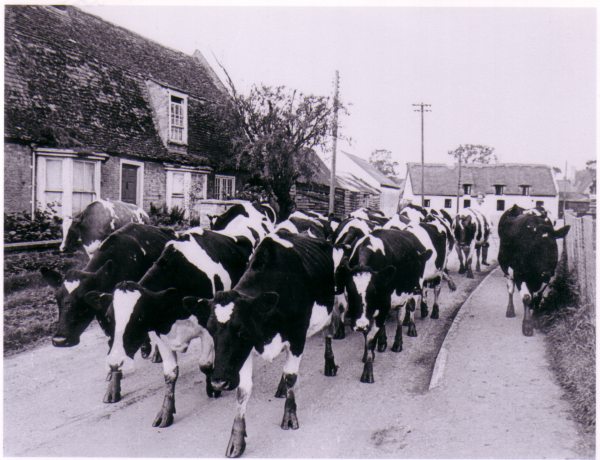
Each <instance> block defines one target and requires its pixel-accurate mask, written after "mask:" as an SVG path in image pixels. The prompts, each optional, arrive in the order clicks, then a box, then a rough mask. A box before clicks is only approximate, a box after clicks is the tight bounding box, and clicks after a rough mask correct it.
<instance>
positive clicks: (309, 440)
mask: <svg viewBox="0 0 600 460" xmlns="http://www.w3.org/2000/svg"><path fill="white" fill-rule="evenodd" d="M482 277H483V275H477V277H476V279H475V280H467V279H465V278H463V277H458V275H456V276H455V279H456V280H457V281H458V283H457V284H458V286H459V289H458V291H457V292H455V293H448V290H447V289H446V288H444V290H443V296H444V297H443V302H442V308H441V318H440V319H439V320H437V321H435V320H431V319H429V318H427V319H425V320H420V319H419V320H418V321H417V328H418V332H419V336H418V337H417V338H409V337H406V336H405V348H404V351H403V352H402V353H400V354H395V353H392V352H390V351H387V352H385V353H383V354H378V355H377V358H376V361H375V379H376V382H375V384H373V385H368V384H362V383H360V382H359V380H358V379H359V376H360V373H361V370H362V364H361V362H360V356H361V354H362V338H361V336H359V335H358V334H349V335H348V337H347V338H346V340H344V341H334V351H335V354H336V362H337V363H338V364H339V365H340V371H339V373H338V376H337V377H335V378H330V377H325V376H323V358H322V356H323V349H324V347H323V342H322V339H321V338H320V337H315V338H313V339H311V340H309V342H308V344H307V350H306V353H305V356H304V359H303V362H302V366H301V373H300V380H299V386H298V391H297V403H298V417H299V421H300V429H299V430H297V431H283V430H281V429H280V428H279V423H280V421H281V416H282V414H283V401H282V400H280V399H276V398H274V397H273V394H274V392H275V389H276V386H277V383H278V380H279V376H280V373H281V365H282V359H281V358H278V359H277V360H276V361H275V362H274V363H273V364H267V363H261V361H260V360H257V361H256V362H257V363H259V364H258V365H257V366H256V367H255V372H254V375H255V391H254V393H253V395H252V398H251V400H250V403H249V405H248V414H247V429H248V439H247V442H248V446H247V449H246V453H245V456H247V457H338V458H356V457H363V458H365V457H370V458H375V457H376V458H384V457H387V458H394V457H395V458H398V457H403V458H416V457H429V458H436V457H438V458H442V457H445V458H447V457H461V456H465V457H473V456H486V457H487V456H500V457H503V456H513V455H509V454H511V452H514V453H516V456H523V457H526V456H531V455H527V454H530V453H539V452H541V451H539V450H536V449H535V448H532V449H529V450H519V449H518V448H517V447H514V449H513V450H511V449H512V447H510V446H512V444H511V443H517V442H518V443H519V444H518V445H519V446H520V445H522V444H523V443H525V444H527V443H529V442H536V439H538V437H539V436H538V435H539V433H538V432H537V428H536V427H539V429H540V430H544V431H546V432H549V433H555V434H553V435H552V436H551V437H552V438H553V439H550V441H551V443H550V444H549V446H550V447H549V448H548V449H547V450H546V451H547V452H555V453H557V455H558V456H562V454H563V453H565V454H566V453H568V452H573V451H572V450H571V448H570V446H571V445H572V444H573V443H574V442H575V440H576V433H575V431H574V428H573V426H572V425H571V424H569V423H566V424H564V423H562V422H563V421H564V419H565V417H566V414H565V412H564V411H565V407H564V403H563V402H561V401H560V399H559V396H560V394H559V391H558V389H557V388H556V387H555V386H550V387H548V384H547V381H548V380H551V379H549V378H548V375H547V369H545V368H544V366H545V365H544V364H539V363H538V358H537V357H536V356H537V355H533V354H532V353H531V352H532V350H533V351H534V352H535V353H537V354H542V355H543V348H542V345H541V338H539V337H534V338H532V339H526V338H522V337H520V336H519V335H518V334H517V332H518V333H519V334H520V327H519V325H518V323H517V321H516V320H512V321H509V320H506V319H505V318H504V317H503V315H502V310H501V309H500V310H499V311H496V310H497V309H496V307H494V306H492V303H493V302H502V299H503V296H501V295H499V294H498V293H497V292H496V291H495V290H494V295H493V296H490V295H488V294H485V292H486V291H487V290H485V291H482V294H481V295H482V296H483V297H478V298H477V299H478V300H477V302H478V303H481V304H482V305H483V304H486V303H490V307H489V310H490V312H492V311H494V313H493V314H492V313H489V314H490V324H491V323H493V324H500V325H501V326H497V325H496V326H493V328H492V329H491V331H490V333H489V334H486V333H485V328H480V329H481V330H480V331H479V334H480V335H479V336H478V338H477V339H476V341H475V342H472V343H470V344H466V345H464V347H463V348H461V345H460V344H459V342H457V343H456V346H455V348H456V349H455V350H454V348H453V351H452V353H453V356H454V355H456V356H459V357H461V356H462V357H463V358H464V357H465V356H466V357H469V358H467V359H468V360H470V359H471V357H473V358H475V357H477V359H480V358H481V357H482V356H484V357H486V360H485V361H486V362H492V363H495V368H496V372H497V375H490V374H486V373H485V372H484V371H483V370H481V369H479V368H478V367H477V366H478V365H477V362H479V361H475V360H474V361H473V362H472V363H468V365H466V364H465V363H464V362H463V361H453V359H454V358H451V359H450V360H449V361H448V367H447V369H446V374H445V376H444V380H443V382H442V385H441V386H440V387H439V388H437V389H435V390H433V391H431V392H428V391H427V388H428V385H429V377H430V372H431V369H432V366H433V363H434V359H435V356H436V352H437V349H438V347H439V345H440V343H441V342H442V340H443V338H444V333H445V330H446V329H447V328H448V327H449V325H450V324H451V319H452V317H453V315H454V314H455V313H456V310H457V308H458V306H459V305H460V304H461V303H462V302H463V301H464V300H465V299H466V297H467V296H468V294H469V292H471V291H472V290H473V289H474V288H475V286H477V284H478V283H479V282H480V280H481V278H482ZM492 297H494V298H492ZM487 310H488V308H486V311H487ZM496 313H497V314H496ZM474 315H475V316H474V317H475V318H477V317H478V314H474ZM468 324H469V322H468V321H467V320H463V325H461V333H462V332H463V331H465V330H466V326H467V325H468ZM390 327H393V326H392V325H391V324H390ZM486 327H487V326H486ZM502 327H506V329H507V331H512V332H514V333H515V340H516V342H515V343H514V344H513V345H518V346H512V345H510V343H512V342H513V341H512V340H508V339H507V338H503V340H505V341H506V342H507V343H506V346H509V345H510V346H512V348H513V349H515V348H519V352H518V353H513V355H511V354H510V353H507V356H504V355H502V356H496V353H497V352H494V353H492V352H490V353H489V357H488V356H487V350H488V345H489V344H490V343H491V342H492V341H494V340H497V337H496V335H498V334H499V335H500V336H501V337H504V332H503V330H502V329H497V328H502ZM512 332H511V333H512ZM474 340H475V339H474ZM525 347H529V348H528V349H527V352H526V353H525V352H524V351H525ZM195 349H196V347H194V346H193V345H192V347H191V348H190V350H189V351H188V353H186V354H185V355H183V357H182V359H181V362H180V380H179V382H178V384H177V394H176V407H177V414H176V416H175V424H174V425H173V426H171V427H170V428H166V429H156V428H152V426H151V423H152V419H153V418H154V415H155V413H156V411H158V409H159V407H160V404H161V402H162V375H161V366H160V365H155V364H151V363H149V362H147V361H143V360H141V359H139V358H137V359H136V362H135V364H136V370H135V372H132V371H128V372H126V373H125V378H124V379H123V382H122V384H123V400H122V401H121V402H119V403H117V404H113V405H106V404H103V403H102V402H101V400H102V395H103V393H104V389H105V385H106V383H105V382H104V381H103V378H104V375H105V373H104V367H103V360H104V356H105V354H106V344H105V338H104V337H103V336H102V334H101V332H100V331H99V330H98V329H97V328H93V329H91V330H89V331H87V332H86V333H85V334H84V337H83V339H82V343H81V345H80V346H79V347H78V348H74V349H57V348H52V347H50V346H44V347H41V348H38V349H36V350H33V351H31V352H27V353H22V354H20V355H17V356H14V357H11V358H8V359H6V360H5V368H4V376H5V377H4V378H5V382H4V413H5V420H4V421H5V423H4V454H5V455H9V456H23V455H25V456H39V455H42V456H125V457H136V456H146V457H148V456H152V457H164V456H169V457H221V456H223V454H224V451H225V447H226V445H227V441H228V438H229V433H230V430H231V423H232V419H233V413H234V407H235V398H234V394H233V393H226V394H225V395H224V397H222V398H220V399H218V400H211V399H209V398H207V397H206V395H205V394H204V376H203V375H202V374H201V373H200V372H199V371H198V370H197V366H196V364H195V362H194V361H195V359H194V354H195V353H194V351H195ZM509 356H512V357H510V358H509ZM528 356H529V358H527V357H528ZM500 358H502V359H500ZM461 359H462V358H461ZM490 360H491V361H490ZM507 365H510V367H509V368H510V369H511V370H510V372H509V374H508V375H509V376H510V377H511V378H512V377H514V376H519V375H521V374H520V371H521V370H522V369H521V368H520V366H529V367H533V368H535V369H537V368H542V369H544V372H545V373H544V372H540V373H539V374H536V377H535V378H536V380H534V381H531V382H529V383H530V384H531V388H532V389H533V388H535V389H536V392H535V393H536V394H535V399H537V398H538V397H539V395H537V393H539V392H542V393H544V392H546V391H549V390H548V388H550V391H551V393H550V394H549V396H548V399H544V402H543V403H542V404H541V407H543V408H544V410H543V411H541V412H537V413H536V415H540V416H541V417H542V419H540V420H539V421H538V419H535V420H534V422H533V423H530V419H528V415H529V413H528V412H522V408H523V407H524V405H526V404H525V403H527V401H528V398H532V392H531V391H530V392H529V394H528V396H527V392H524V388H523V386H514V385H512V384H509V383H503V381H504V379H505V378H506V372H503V371H502V368H503V367H505V366H507ZM465 366H466V367H465ZM524 378H526V377H524ZM504 385H508V386H509V387H510V389H511V391H510V394H509V395H507V396H506V397H505V398H504V399H502V400H501V401H498V399H497V398H496V399H494V398H491V397H490V395H491V394H494V393H499V391H500V390H502V389H503V386H504ZM525 386H527V385H525ZM502 394H504V393H502ZM533 399H534V398H532V400H533ZM528 404H529V406H531V405H532V403H531V402H529V403H528ZM552 405H554V408H551V407H550V406H552ZM497 414H504V415H503V416H502V418H501V419H499V420H498V421H497V422H494V420H496V416H497ZM511 414H512V415H511ZM476 415H478V416H479V417H478V418H477V417H476ZM554 421H556V422H557V423H556V424H553V423H554ZM558 422H561V423H558ZM525 428H528V430H529V431H528V430H526V429H525ZM507 430H508V431H507ZM496 431H497V432H496ZM532 432H535V435H533V434H532ZM488 438H491V439H492V441H489V440H488ZM569 440H570V441H569ZM490 442H491V444H490ZM487 444H490V445H489V446H488V445H487ZM515 445H516V444H515ZM558 445H562V446H563V447H564V448H563V449H562V450H559V449H558V447H557V446H558ZM555 447H556V450H554V448H555ZM546 451H545V452H546ZM496 453H497V454H496ZM534 456H536V457H538V456H540V455H534ZM553 456H554V455H553Z"/></svg>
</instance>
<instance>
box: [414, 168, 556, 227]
mask: <svg viewBox="0 0 600 460" xmlns="http://www.w3.org/2000/svg"><path fill="white" fill-rule="evenodd" d="M424 171H425V175H424V178H425V181H424V192H425V193H424V198H425V206H426V207H428V208H436V209H442V208H443V209H446V210H448V211H450V212H456V209H457V193H458V195H459V197H458V209H463V208H476V209H480V210H481V211H482V212H483V213H484V214H485V215H487V216H490V218H493V220H494V221H497V220H498V219H499V218H500V215H501V214H502V213H503V212H504V211H505V210H506V209H508V208H510V207H511V206H513V205H514V204H517V205H519V206H521V207H523V208H531V207H535V206H544V207H545V208H546V209H548V210H549V211H550V212H551V213H553V215H554V216H558V187H557V185H556V182H555V179H554V176H553V174H552V169H551V168H550V166H547V165H538V164H518V163H497V164H469V165H463V166H462V168H461V177H460V183H459V177H458V166H457V165H447V164H443V163H426V164H425V167H424ZM403 199H404V200H406V201H410V202H414V203H417V204H421V164H420V163H408V165H407V175H406V185H405V188H404V194H403Z"/></svg>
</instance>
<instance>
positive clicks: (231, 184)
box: [215, 176, 235, 200]
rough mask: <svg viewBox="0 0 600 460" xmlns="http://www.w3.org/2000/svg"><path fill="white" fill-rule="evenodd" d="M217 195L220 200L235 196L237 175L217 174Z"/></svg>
mask: <svg viewBox="0 0 600 460" xmlns="http://www.w3.org/2000/svg"><path fill="white" fill-rule="evenodd" d="M215 196H216V197H217V199H219V200H226V199H228V198H233V197H234V196H235V177H234V176H216V177H215Z"/></svg>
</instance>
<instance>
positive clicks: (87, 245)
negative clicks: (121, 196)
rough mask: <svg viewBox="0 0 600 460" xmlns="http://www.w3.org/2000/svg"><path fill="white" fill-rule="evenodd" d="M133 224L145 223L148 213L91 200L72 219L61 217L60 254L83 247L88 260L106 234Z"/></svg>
mask: <svg viewBox="0 0 600 460" xmlns="http://www.w3.org/2000/svg"><path fill="white" fill-rule="evenodd" d="M130 222H135V223H139V224H149V223H150V219H149V217H148V214H146V213H145V212H144V210H143V209H141V208H138V207H137V206H136V205H134V204H130V203H123V202H122V201H107V200H96V201H92V202H91V203H90V204H88V205H87V206H86V208H85V209H84V210H83V211H81V213H79V214H78V215H76V216H75V217H74V218H70V217H65V218H63V240H62V243H61V245H60V250H61V252H72V251H75V250H76V249H77V248H79V247H80V246H83V248H84V250H85V252H86V254H87V255H88V256H89V257H90V258H91V257H92V256H93V255H94V252H95V251H96V250H97V249H98V248H99V247H100V245H101V244H102V241H104V240H105V239H106V238H107V237H108V235H110V234H111V233H112V232H114V231H115V230H117V229H119V228H121V227H123V226H124V225H126V224H128V223H130Z"/></svg>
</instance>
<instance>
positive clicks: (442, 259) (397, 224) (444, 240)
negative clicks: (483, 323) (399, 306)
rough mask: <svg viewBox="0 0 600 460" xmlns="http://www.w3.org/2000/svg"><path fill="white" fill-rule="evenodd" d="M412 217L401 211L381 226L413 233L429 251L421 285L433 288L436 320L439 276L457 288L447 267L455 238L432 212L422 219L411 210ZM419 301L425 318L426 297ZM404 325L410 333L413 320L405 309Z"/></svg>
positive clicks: (434, 316) (436, 316)
mask: <svg viewBox="0 0 600 460" xmlns="http://www.w3.org/2000/svg"><path fill="white" fill-rule="evenodd" d="M412 216H413V217H412V219H415V220H412V219H408V218H407V217H406V214H404V213H402V214H400V215H398V214H396V215H394V216H392V218H391V219H390V221H389V222H388V223H387V224H385V225H384V226H383V228H384V229H390V228H395V229H398V230H406V231H408V232H410V233H412V234H413V235H415V237H416V238H417V239H418V240H419V242H420V243H421V244H422V245H423V247H424V248H425V249H429V250H431V252H432V257H430V258H429V260H428V261H427V262H426V263H425V269H424V272H423V279H424V288H431V289H432V290H433V309H432V311H431V318H432V319H438V318H439V305H438V299H439V295H440V292H441V288H442V286H441V281H442V279H444V280H445V281H446V282H447V283H448V287H449V288H450V290H452V291H454V290H456V285H455V284H454V281H453V280H452V278H451V277H450V275H449V274H448V273H447V270H446V266H447V265H448V257H449V255H450V250H451V248H452V245H453V242H454V238H453V237H452V232H451V230H450V229H449V228H448V227H447V226H446V225H445V224H444V222H443V219H441V218H439V217H438V216H436V215H435V214H428V215H426V217H425V218H422V214H420V213H413V214H412ZM426 292H427V290H424V292H423V294H425V293H426ZM418 303H420V304H421V318H425V317H427V315H428V314H429V310H428V307H427V303H426V299H425V296H424V298H422V299H421V301H420V302H418ZM404 324H405V325H407V326H409V327H410V328H411V332H412V328H413V327H414V326H413V325H414V322H413V321H412V319H411V315H410V310H409V309H407V310H406V317H405V319H404ZM415 329H416V327H415Z"/></svg>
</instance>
